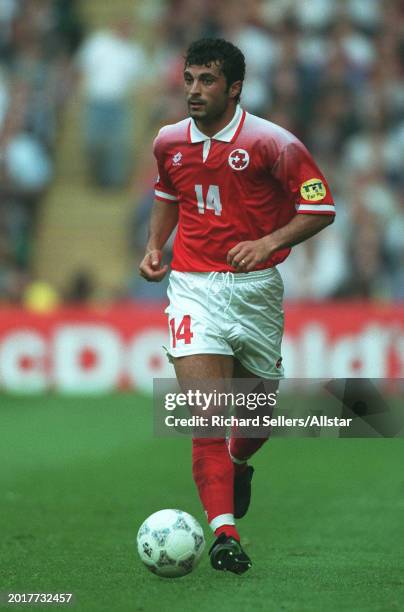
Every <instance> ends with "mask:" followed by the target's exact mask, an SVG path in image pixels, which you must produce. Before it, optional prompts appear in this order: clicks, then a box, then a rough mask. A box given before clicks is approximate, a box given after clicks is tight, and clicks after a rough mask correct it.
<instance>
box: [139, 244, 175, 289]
mask: <svg viewBox="0 0 404 612" xmlns="http://www.w3.org/2000/svg"><path fill="white" fill-rule="evenodd" d="M162 258H163V254H162V252H161V251H159V250H157V249H154V250H153V251H149V252H148V253H146V255H145V256H144V257H143V259H142V261H141V262H140V265H139V273H140V275H141V276H143V278H145V279H146V280H148V281H150V282H154V283H158V282H160V281H161V280H163V278H164V277H165V275H166V274H167V270H168V265H167V264H165V265H164V266H162V265H161V260H162Z"/></svg>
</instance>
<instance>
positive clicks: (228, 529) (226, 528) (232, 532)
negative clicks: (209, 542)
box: [215, 525, 240, 542]
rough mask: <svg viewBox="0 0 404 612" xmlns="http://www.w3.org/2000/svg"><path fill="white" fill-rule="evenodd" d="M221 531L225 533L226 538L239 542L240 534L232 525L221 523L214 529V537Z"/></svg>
mask: <svg viewBox="0 0 404 612" xmlns="http://www.w3.org/2000/svg"><path fill="white" fill-rule="evenodd" d="M222 533H225V534H226V536H227V537H228V538H234V539H235V540H237V541H238V542H240V536H239V534H238V531H237V529H236V528H235V526H234V525H222V526H221V527H218V528H217V529H216V530H215V536H216V537H219V536H220V534H222Z"/></svg>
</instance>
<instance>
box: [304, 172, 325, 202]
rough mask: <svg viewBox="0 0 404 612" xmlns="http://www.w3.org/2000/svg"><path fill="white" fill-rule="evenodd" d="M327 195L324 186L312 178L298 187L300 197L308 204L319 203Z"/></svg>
mask: <svg viewBox="0 0 404 612" xmlns="http://www.w3.org/2000/svg"><path fill="white" fill-rule="evenodd" d="M326 193H327V191H326V188H325V185H324V183H323V181H322V180H321V179H318V178H312V179H310V180H308V181H306V182H305V183H303V184H302V185H301V186H300V195H301V196H302V198H303V200H308V201H309V202H319V201H320V200H323V199H324V198H325V194H326Z"/></svg>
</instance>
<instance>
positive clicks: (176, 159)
mask: <svg viewBox="0 0 404 612" xmlns="http://www.w3.org/2000/svg"><path fill="white" fill-rule="evenodd" d="M181 160H182V153H181V151H178V153H176V154H175V155H173V159H172V162H173V166H181Z"/></svg>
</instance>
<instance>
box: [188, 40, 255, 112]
mask: <svg viewBox="0 0 404 612" xmlns="http://www.w3.org/2000/svg"><path fill="white" fill-rule="evenodd" d="M216 62H217V63H219V64H220V65H221V70H222V72H223V74H224V76H225V78H226V82H227V87H230V85H232V84H233V83H235V82H236V81H244V77H245V58H244V55H243V54H242V52H241V51H240V49H239V48H238V47H236V46H235V45H233V44H232V43H231V42H228V41H227V40H223V38H201V39H200V40H196V41H195V42H193V43H192V44H191V45H190V46H189V48H188V50H187V52H186V55H185V68H186V67H187V66H209V65H210V64H212V63H216ZM240 93H241V90H240ZM239 100H240V95H238V96H237V98H236V102H238V101H239Z"/></svg>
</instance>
